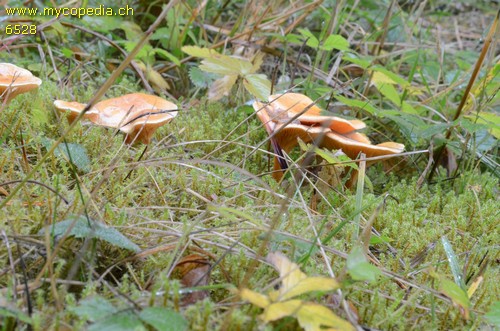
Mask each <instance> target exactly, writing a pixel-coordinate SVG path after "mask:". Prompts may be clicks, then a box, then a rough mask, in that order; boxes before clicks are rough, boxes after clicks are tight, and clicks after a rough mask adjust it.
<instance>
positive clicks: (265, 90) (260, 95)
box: [243, 74, 271, 100]
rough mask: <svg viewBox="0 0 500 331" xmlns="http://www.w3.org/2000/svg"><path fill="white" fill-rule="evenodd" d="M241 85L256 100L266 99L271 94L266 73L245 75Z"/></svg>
mask: <svg viewBox="0 0 500 331" xmlns="http://www.w3.org/2000/svg"><path fill="white" fill-rule="evenodd" d="M243 85H244V86H245V88H246V89H247V90H248V92H250V93H251V94H252V95H253V96H254V97H255V98H257V99H258V100H267V98H268V97H269V95H270V94H271V82H270V81H269V80H268V79H267V77H266V75H262V74H251V75H246V76H245V77H244V79H243Z"/></svg>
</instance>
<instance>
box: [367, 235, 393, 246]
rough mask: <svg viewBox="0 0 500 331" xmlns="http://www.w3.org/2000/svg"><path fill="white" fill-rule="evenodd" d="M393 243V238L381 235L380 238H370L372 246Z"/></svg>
mask: <svg viewBox="0 0 500 331" xmlns="http://www.w3.org/2000/svg"><path fill="white" fill-rule="evenodd" d="M391 241H392V239H391V238H389V237H387V236H384V235H381V236H380V237H379V236H371V237H370V245H376V244H385V243H390V242H391Z"/></svg>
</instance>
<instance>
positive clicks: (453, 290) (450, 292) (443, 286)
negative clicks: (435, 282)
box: [439, 277, 470, 316]
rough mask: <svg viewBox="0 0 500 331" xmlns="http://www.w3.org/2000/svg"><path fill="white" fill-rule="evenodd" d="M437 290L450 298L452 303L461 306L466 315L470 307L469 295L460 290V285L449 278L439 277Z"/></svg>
mask: <svg viewBox="0 0 500 331" xmlns="http://www.w3.org/2000/svg"><path fill="white" fill-rule="evenodd" d="M439 291H440V292H442V293H443V294H444V295H446V296H447V297H448V298H450V299H451V301H453V303H454V304H456V305H458V306H460V307H461V308H463V309H464V310H465V312H466V314H467V315H468V310H469V308H470V301H469V297H468V296H467V292H466V291H464V290H462V289H461V288H460V286H458V285H457V284H455V283H454V282H452V281H451V280H449V279H446V278H444V277H439ZM467 315H466V316H467Z"/></svg>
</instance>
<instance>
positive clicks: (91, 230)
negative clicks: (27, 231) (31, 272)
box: [39, 216, 140, 252]
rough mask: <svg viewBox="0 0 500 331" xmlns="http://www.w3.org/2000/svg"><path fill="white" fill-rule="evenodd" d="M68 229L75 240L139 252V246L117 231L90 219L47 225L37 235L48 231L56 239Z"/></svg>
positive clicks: (76, 218)
mask: <svg viewBox="0 0 500 331" xmlns="http://www.w3.org/2000/svg"><path fill="white" fill-rule="evenodd" d="M70 227H71V230H70V232H69V235H70V236H74V237H75V238H97V239H101V240H104V241H106V242H108V243H110V244H112V245H114V246H117V247H120V248H124V249H128V250H131V251H134V252H138V251H140V248H139V246H137V245H136V244H134V243H133V242H132V241H130V239H128V238H127V237H125V236H124V235H123V234H121V233H120V232H119V231H118V230H116V229H114V228H110V227H108V226H106V225H104V224H102V223H100V222H96V221H94V220H92V219H89V220H87V219H86V218H85V217H84V216H77V217H73V218H69V219H67V220H64V221H62V222H59V223H56V224H54V225H49V226H47V227H46V228H45V229H42V230H40V232H39V234H40V235H43V234H44V233H45V231H49V232H50V233H52V234H53V235H54V237H58V236H62V235H64V234H65V233H66V232H67V231H68V229H69V228H70Z"/></svg>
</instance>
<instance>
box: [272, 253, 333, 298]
mask: <svg viewBox="0 0 500 331" xmlns="http://www.w3.org/2000/svg"><path fill="white" fill-rule="evenodd" d="M267 260H268V261H269V262H270V263H271V264H272V265H273V266H274V267H275V268H276V269H277V270H278V272H279V273H280V277H281V282H282V285H281V288H280V289H279V297H278V298H277V300H279V301H281V300H286V299H290V298H293V297H295V296H298V295H301V294H304V293H308V292H312V291H331V290H335V289H337V288H338V287H339V284H338V282H337V281H336V280H335V279H333V278H327V277H307V276H306V274H304V273H303V272H302V271H300V268H299V266H298V265H297V264H295V263H293V262H290V260H288V259H287V258H286V257H285V256H284V255H282V254H280V253H271V254H269V255H268V257H267Z"/></svg>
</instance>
